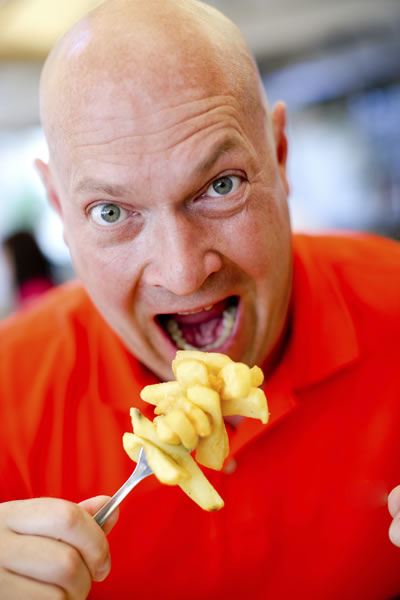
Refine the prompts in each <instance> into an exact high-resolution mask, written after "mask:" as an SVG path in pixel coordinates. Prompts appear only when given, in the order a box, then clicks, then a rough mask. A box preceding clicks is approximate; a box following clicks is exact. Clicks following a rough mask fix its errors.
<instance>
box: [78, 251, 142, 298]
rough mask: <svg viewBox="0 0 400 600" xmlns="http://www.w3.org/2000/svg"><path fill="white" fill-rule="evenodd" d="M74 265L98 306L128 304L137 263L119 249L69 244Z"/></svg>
mask: <svg viewBox="0 0 400 600" xmlns="http://www.w3.org/2000/svg"><path fill="white" fill-rule="evenodd" d="M70 251H71V258H72V263H73V265H74V267H75V270H76V273H77V275H78V276H79V278H80V279H81V280H82V282H83V284H84V286H85V287H86V289H87V290H88V292H89V294H90V296H91V297H92V298H93V300H94V301H95V302H97V303H98V304H101V305H104V304H107V305H110V304H118V305H126V304H127V303H128V302H129V298H130V297H131V294H132V290H133V288H134V287H135V281H136V278H137V271H136V265H135V262H134V261H133V260H132V261H129V260H127V258H126V255H125V254H124V253H122V252H121V250H120V249H119V248H117V247H116V248H99V247H95V248H93V247H90V246H89V245H88V244H79V245H74V244H71V245H70Z"/></svg>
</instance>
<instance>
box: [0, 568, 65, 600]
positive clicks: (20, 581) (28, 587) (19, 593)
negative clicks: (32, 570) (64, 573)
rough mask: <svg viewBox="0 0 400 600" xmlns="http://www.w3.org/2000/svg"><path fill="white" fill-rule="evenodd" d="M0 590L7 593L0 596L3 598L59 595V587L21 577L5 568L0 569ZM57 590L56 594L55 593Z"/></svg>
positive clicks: (49, 599) (50, 599)
mask: <svg viewBox="0 0 400 600" xmlns="http://www.w3.org/2000/svg"><path fill="white" fill-rule="evenodd" d="M0 590H2V591H3V593H4V594H5V590H7V595H4V596H2V598H4V600H21V598H29V600H54V598H55V597H56V598H57V597H60V588H57V587H56V586H54V585H49V584H47V583H43V582H41V581H35V580H34V579H28V578H26V577H21V576H20V575H16V574H15V573H11V572H10V571H6V570H5V569H1V570H0ZM56 592H58V595H57V594H56Z"/></svg>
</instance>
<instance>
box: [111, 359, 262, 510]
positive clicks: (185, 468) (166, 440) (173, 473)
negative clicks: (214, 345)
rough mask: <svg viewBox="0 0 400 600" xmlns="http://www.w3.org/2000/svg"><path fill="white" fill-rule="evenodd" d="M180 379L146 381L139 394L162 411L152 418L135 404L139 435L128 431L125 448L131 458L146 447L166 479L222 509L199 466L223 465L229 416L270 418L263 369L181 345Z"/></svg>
mask: <svg viewBox="0 0 400 600" xmlns="http://www.w3.org/2000/svg"><path fill="white" fill-rule="evenodd" d="M172 368H173V372H174V374H175V377H176V381H168V382H165V383H159V384H155V385H149V386H146V387H145V388H144V389H143V390H142V392H141V394H140V396H141V398H142V399H143V400H144V401H145V402H148V403H149V404H152V405H154V407H155V408H154V413H155V414H156V415H158V416H156V417H155V419H154V421H150V420H149V419H147V418H146V417H144V415H142V414H141V413H140V411H139V410H137V409H131V417H132V425H133V429H134V434H128V433H127V434H125V435H124V438H123V443H124V448H125V450H126V452H127V453H128V455H129V456H130V457H131V458H132V460H136V461H137V459H138V455H139V451H140V448H141V447H144V448H145V452H146V457H147V460H148V462H149V465H150V466H151V468H152V470H153V472H154V474H155V475H156V477H158V479H159V480H160V481H161V482H162V483H167V484H168V485H179V486H180V487H181V488H182V490H183V491H184V492H185V493H186V494H187V495H188V496H190V497H191V498H192V499H193V500H194V501H195V502H196V503H197V504H198V505H199V506H201V507H202V508H203V509H205V510H219V509H220V508H222V506H223V500H222V499H221V497H220V496H219V495H218V493H217V492H216V490H215V489H214V488H213V486H212V485H211V484H210V483H209V481H208V480H207V478H206V477H205V475H204V474H203V472H202V471H201V470H200V468H199V467H198V465H197V464H196V462H195V461H194V459H193V457H192V456H191V454H190V452H191V451H192V450H193V449H195V457H196V460H197V462H198V463H199V464H201V465H204V466H206V467H209V468H211V469H216V470H219V469H221V468H222V466H223V463H224V460H225V458H226V457H227V456H228V453H229V440H228V435H227V431H226V428H225V423H224V416H231V415H239V416H243V417H251V418H254V419H260V420H261V421H262V423H267V421H268V418H269V413H268V406H267V401H266V398H265V394H264V392H263V391H262V390H261V389H260V387H259V386H261V385H262V383H263V380H264V375H263V372H262V370H261V369H260V368H259V367H257V366H254V367H252V368H249V367H248V366H247V365H245V364H244V363H235V362H233V361H232V360H231V359H230V358H229V357H228V356H226V355H224V354H218V353H214V352H201V351H197V350H193V351H192V350H189V351H188V350H179V351H178V352H177V353H176V357H175V360H174V361H173V363H172Z"/></svg>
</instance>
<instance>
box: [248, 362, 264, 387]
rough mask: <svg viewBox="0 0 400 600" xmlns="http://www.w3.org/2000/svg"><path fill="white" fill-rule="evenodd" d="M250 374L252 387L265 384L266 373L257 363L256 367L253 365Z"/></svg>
mask: <svg viewBox="0 0 400 600" xmlns="http://www.w3.org/2000/svg"><path fill="white" fill-rule="evenodd" d="M250 376H251V385H252V387H260V385H262V384H263V382H264V373H263V372H262V370H261V369H260V367H257V365H255V366H254V367H251V369H250Z"/></svg>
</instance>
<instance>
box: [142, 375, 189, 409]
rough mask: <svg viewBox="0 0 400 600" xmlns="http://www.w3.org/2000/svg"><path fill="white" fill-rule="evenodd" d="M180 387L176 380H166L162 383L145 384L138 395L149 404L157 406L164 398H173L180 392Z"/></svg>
mask: <svg viewBox="0 0 400 600" xmlns="http://www.w3.org/2000/svg"><path fill="white" fill-rule="evenodd" d="M182 391H183V390H182V388H181V386H180V384H179V383H178V382H177V381H166V382H164V383H154V384H153V385H146V387H144V388H143V389H142V391H141V392H140V397H141V399H142V400H144V401H145V402H148V403H149V404H154V405H156V406H157V404H159V403H160V402H161V401H162V400H164V399H165V398H171V397H172V398H175V397H176V396H179V394H182Z"/></svg>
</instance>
